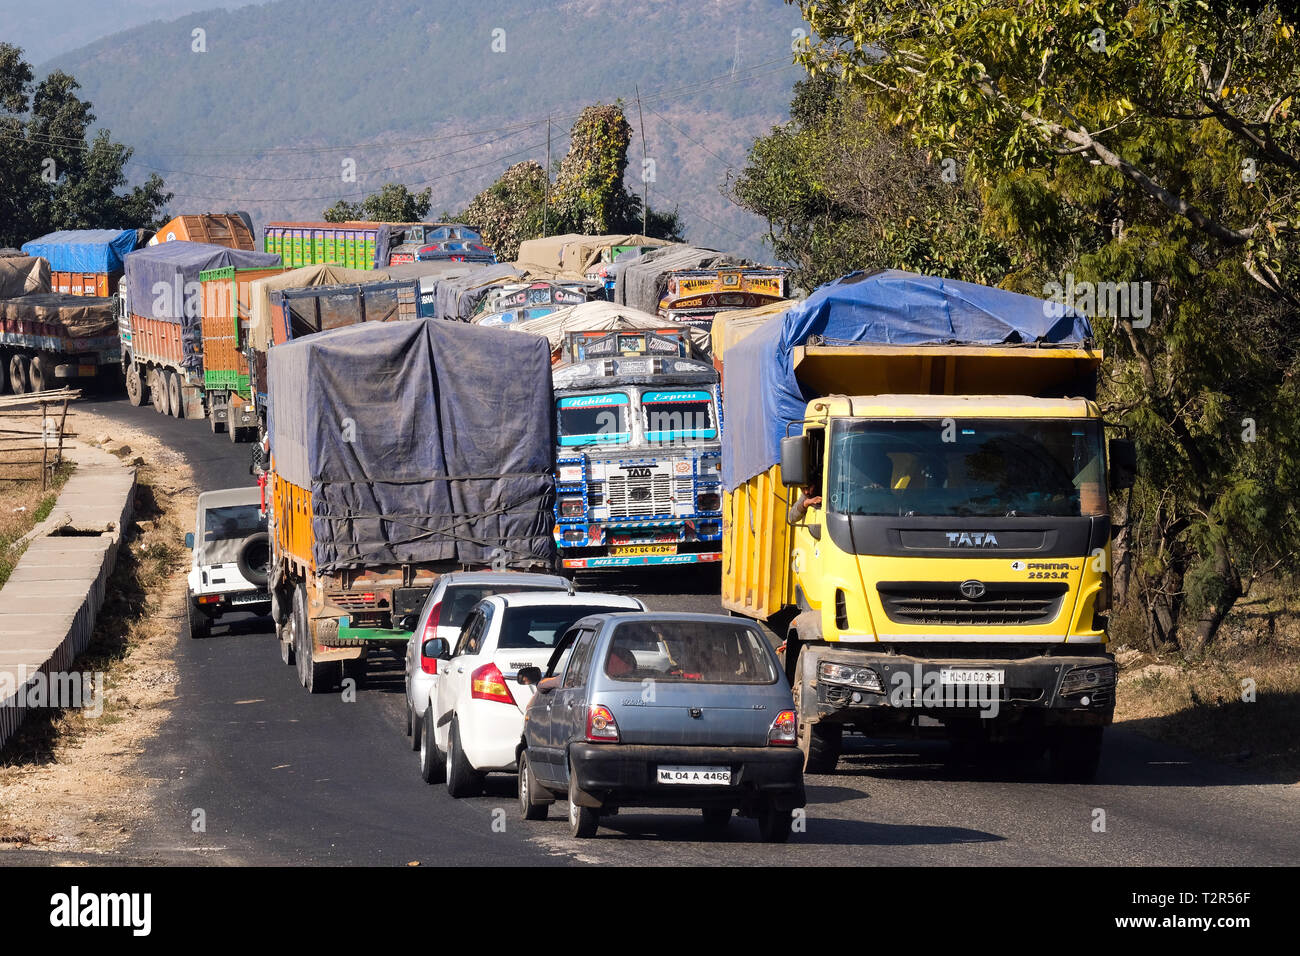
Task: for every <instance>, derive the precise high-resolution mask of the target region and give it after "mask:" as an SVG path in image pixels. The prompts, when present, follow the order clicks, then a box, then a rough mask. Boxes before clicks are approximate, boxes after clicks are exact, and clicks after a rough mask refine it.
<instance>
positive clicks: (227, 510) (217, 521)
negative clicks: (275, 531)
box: [203, 505, 266, 541]
mask: <svg viewBox="0 0 1300 956" xmlns="http://www.w3.org/2000/svg"><path fill="white" fill-rule="evenodd" d="M265 530H266V519H265V518H264V517H263V516H262V509H261V508H260V507H258V506H257V505H226V506H224V507H221V508H208V509H207V510H206V511H205V512H204V513H203V540H205V541H224V540H228V539H230V538H247V537H248V536H249V535H250V534H256V533H257V532H259V531H265Z"/></svg>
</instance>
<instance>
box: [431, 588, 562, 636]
mask: <svg viewBox="0 0 1300 956" xmlns="http://www.w3.org/2000/svg"><path fill="white" fill-rule="evenodd" d="M562 590H564V589H563V588H559V587H554V588H548V587H543V586H539V585H536V584H504V585H502V584H495V585H494V584H462V585H459V586H457V585H452V586H451V587H449V588H447V593H446V594H444V595H443V597H442V603H443V607H444V608H445V610H444V611H443V612H442V616H441V617H440V618H439V621H440V622H441V623H443V624H450V625H452V626H454V627H460V626H461V625H462V624H463V623H465V618H466V617H468V616H469V612H470V611H471V610H473V608H474V605H475V604H477V603H478V602H479V601H481V600H483V599H484V598H486V597H492V596H493V595H494V594H518V593H519V592H520V591H562Z"/></svg>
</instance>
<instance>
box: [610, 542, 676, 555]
mask: <svg viewBox="0 0 1300 956" xmlns="http://www.w3.org/2000/svg"><path fill="white" fill-rule="evenodd" d="M676 553H677V545H675V544H628V545H623V546H621V547H615V548H614V556H615V557H620V558H621V557H626V556H628V555H637V554H676Z"/></svg>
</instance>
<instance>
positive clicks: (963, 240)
mask: <svg viewBox="0 0 1300 956" xmlns="http://www.w3.org/2000/svg"><path fill="white" fill-rule="evenodd" d="M790 117H791V119H790V122H788V123H786V124H784V125H782V126H778V127H776V128H775V129H773V130H772V132H771V133H770V134H769V135H768V136H765V137H762V138H760V139H758V140H756V141H755V143H754V145H753V147H752V148H751V149H750V153H749V162H748V164H747V166H746V167H745V169H744V170H743V171H742V172H741V173H740V174H739V175H738V176H737V177H736V178H735V179H734V180H732V181H730V182H729V183H728V189H727V191H728V194H729V195H730V197H731V198H732V199H733V200H734V201H735V202H736V203H737V204H739V205H740V206H743V207H744V208H746V209H748V210H750V211H751V212H753V213H755V214H757V215H759V216H762V217H763V218H764V219H766V220H767V222H768V238H769V240H770V241H771V243H772V247H773V252H774V253H775V255H776V258H778V259H780V260H781V261H783V262H789V263H792V264H793V266H794V270H793V276H792V277H793V279H794V281H795V282H796V283H797V284H798V285H800V286H803V287H804V288H808V289H811V288H814V287H815V286H818V285H821V284H822V283H823V282H826V281H829V280H830V279H833V278H836V277H837V276H841V275H844V274H846V273H848V272H852V271H854V270H856V269H875V268H891V269H908V270H911V271H914V272H924V273H929V274H932V275H943V276H948V277H951V278H959V279H966V280H969V281H975V282H992V281H996V280H997V279H998V278H1000V277H1001V276H1002V275H1003V274H1005V272H1006V271H1007V265H1008V263H1007V259H1006V253H1005V247H1004V246H1003V245H1002V244H1000V243H998V242H997V241H996V240H995V238H994V237H993V236H992V235H991V234H990V233H989V232H988V231H987V230H986V229H985V228H984V226H983V224H982V222H981V211H982V203H981V202H980V198H979V196H978V194H977V193H976V191H975V190H974V189H972V188H971V187H970V186H969V185H968V184H966V183H964V182H963V181H961V180H960V179H959V177H958V176H957V172H956V167H955V166H954V165H951V164H944V163H937V162H934V161H933V160H932V159H931V158H929V157H927V156H926V155H925V154H924V152H922V151H921V150H919V149H917V148H916V147H914V146H912V145H911V143H909V142H908V141H907V138H906V136H905V135H904V133H903V132H902V131H901V130H900V129H898V128H897V127H895V126H893V125H892V124H891V123H890V122H889V121H888V120H887V119H886V118H885V117H884V115H883V113H882V109H881V104H880V103H879V101H878V100H874V99H872V98H869V97H863V96H861V95H858V94H856V93H853V92H852V91H850V90H847V89H845V88H843V87H841V86H839V85H838V84H837V83H836V82H835V81H834V79H833V78H832V77H830V76H828V75H826V74H822V75H819V76H815V77H811V78H809V79H807V80H802V81H800V82H798V83H796V84H795V95H794V100H793V102H792V103H791V106H790Z"/></svg>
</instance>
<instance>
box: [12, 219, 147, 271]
mask: <svg viewBox="0 0 1300 956" xmlns="http://www.w3.org/2000/svg"><path fill="white" fill-rule="evenodd" d="M138 242H139V233H137V232H136V231H135V230H134V229H65V230H63V231H62V232H51V233H47V234H46V235H44V236H41V237H40V238H39V239H33V240H32V241H31V242H24V243H23V252H25V253H26V254H27V255H29V256H40V257H41V258H42V259H44V260H45V261H46V262H48V263H49V264H50V268H51V269H53V270H54V271H55V272H121V271H122V260H123V259H124V258H125V256H126V254H127V253H128V252H130V251H131V250H132V249H134V248H135V247H136V243H138Z"/></svg>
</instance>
